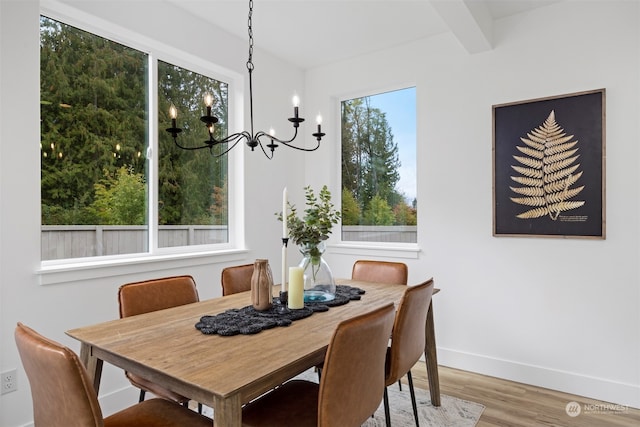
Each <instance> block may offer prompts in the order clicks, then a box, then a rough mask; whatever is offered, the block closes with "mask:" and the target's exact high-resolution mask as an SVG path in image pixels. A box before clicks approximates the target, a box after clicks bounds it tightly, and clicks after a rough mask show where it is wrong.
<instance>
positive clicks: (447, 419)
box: [203, 369, 484, 427]
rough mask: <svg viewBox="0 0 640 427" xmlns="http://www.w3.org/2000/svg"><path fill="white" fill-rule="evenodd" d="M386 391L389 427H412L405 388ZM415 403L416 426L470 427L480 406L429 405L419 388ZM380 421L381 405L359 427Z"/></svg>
mask: <svg viewBox="0 0 640 427" xmlns="http://www.w3.org/2000/svg"><path fill="white" fill-rule="evenodd" d="M296 379H304V380H307V381H313V382H318V376H317V374H316V373H315V372H314V371H313V369H311V370H308V371H306V372H303V373H302V374H300V375H298V376H297V377H296ZM388 391H389V410H390V411H391V426H392V427H413V426H415V421H414V419H413V410H412V409H411V395H410V394H409V386H408V385H407V384H403V385H402V391H400V389H399V387H398V385H397V384H394V385H392V386H390V387H389V388H388ZM415 392H416V402H417V405H418V416H419V418H420V427H474V426H475V425H476V424H477V423H478V420H479V419H480V415H482V411H484V406H483V405H481V404H479V403H475V402H470V401H468V400H463V399H458V398H456V397H452V396H447V395H444V394H442V395H441V396H440V403H441V406H439V407H434V406H432V405H431V398H430V397H429V392H428V391H426V390H423V389H420V388H415ZM203 413H204V414H205V415H207V416H209V417H212V416H213V410H212V409H211V408H209V407H206V406H205V407H204V408H203ZM385 426H386V424H385V420H384V404H383V403H382V402H381V403H380V407H379V408H378V410H377V411H376V413H375V414H374V417H373V418H369V419H368V420H367V422H365V423H364V424H363V425H362V427H385Z"/></svg>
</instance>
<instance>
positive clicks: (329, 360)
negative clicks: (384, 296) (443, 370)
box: [242, 303, 394, 427]
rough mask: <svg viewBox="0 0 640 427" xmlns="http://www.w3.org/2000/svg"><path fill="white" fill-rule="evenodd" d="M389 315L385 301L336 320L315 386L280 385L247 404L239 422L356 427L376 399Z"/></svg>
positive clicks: (252, 426) (264, 426)
mask: <svg viewBox="0 0 640 427" xmlns="http://www.w3.org/2000/svg"><path fill="white" fill-rule="evenodd" d="M393 313H394V307H393V304H391V303H390V304H388V305H385V306H383V307H380V308H378V309H375V310H373V311H371V312H368V313H365V314H362V315H360V316H357V317H354V318H352V319H349V320H345V321H343V322H342V323H340V324H339V325H338V327H337V329H336V331H335V332H334V334H333V337H332V339H331V342H330V343H329V347H328V348H327V352H326V355H325V374H324V375H323V376H322V379H321V380H320V384H317V383H313V382H310V381H303V380H291V381H288V382H286V383H284V384H283V385H282V386H280V387H277V388H275V389H274V390H273V391H271V392H269V393H267V394H266V395H263V396H262V397H260V398H258V399H256V400H254V401H253V402H250V403H249V404H247V405H246V406H245V407H244V409H243V411H242V425H243V426H247V427H311V426H313V427H315V426H318V427H336V426H340V427H359V426H360V425H361V424H362V423H363V422H364V421H366V420H367V419H368V418H369V417H370V416H371V414H373V413H374V412H375V411H376V409H377V408H378V406H379V405H380V401H381V400H382V395H383V391H384V363H385V352H386V349H387V344H388V341H389V334H390V333H391V327H392V324H393V317H394V314H393ZM378 369H380V370H379V371H378Z"/></svg>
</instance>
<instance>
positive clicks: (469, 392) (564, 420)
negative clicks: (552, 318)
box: [403, 361, 640, 427]
mask: <svg viewBox="0 0 640 427" xmlns="http://www.w3.org/2000/svg"><path fill="white" fill-rule="evenodd" d="M411 372H412V374H413V380H414V385H415V386H416V387H420V388H422V389H428V388H429V385H428V382H427V376H426V368H425V363H424V362H422V361H421V362H418V364H417V365H416V366H415V367H414V368H413V369H412V370H411ZM438 372H439V374H440V391H441V393H443V394H447V395H449V396H455V397H458V398H460V399H465V400H470V401H473V402H477V403H481V404H483V405H484V406H485V410H484V412H483V413H482V416H481V417H480V421H479V422H478V427H494V426H509V427H538V426H558V427H574V426H575V427H609V426H610V427H637V426H640V410H639V409H634V408H628V407H624V406H619V405H611V404H608V403H606V402H601V401H598V400H593V399H588V398H585V397H581V396H575V395H571V394H567V393H562V392H559V391H554V390H549V389H545V388H540V387H534V386H530V385H526V384H520V383H515V382H511V381H506V380H502V379H498V378H493V377H488V376H485V375H479V374H474V373H470V372H466V371H460V370H457V369H451V368H447V367H444V366H440V367H439V369H438ZM403 381H406V377H405V378H404V380H403ZM570 402H577V403H579V404H580V410H581V411H580V414H579V415H577V416H575V417H570V416H569V415H567V412H566V407H567V404H568V403H570Z"/></svg>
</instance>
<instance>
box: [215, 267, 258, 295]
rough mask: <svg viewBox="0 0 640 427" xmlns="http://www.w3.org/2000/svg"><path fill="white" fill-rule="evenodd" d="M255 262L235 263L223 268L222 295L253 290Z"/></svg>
mask: <svg viewBox="0 0 640 427" xmlns="http://www.w3.org/2000/svg"><path fill="white" fill-rule="evenodd" d="M252 275H253V264H244V265H234V266H232V267H226V268H224V269H222V275H221V276H222V277H221V278H220V283H221V284H222V296H225V295H231V294H237V293H239V292H244V291H250V290H251V276H252Z"/></svg>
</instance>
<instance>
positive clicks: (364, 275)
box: [351, 260, 408, 285]
mask: <svg viewBox="0 0 640 427" xmlns="http://www.w3.org/2000/svg"><path fill="white" fill-rule="evenodd" d="M407 277H408V269H407V264H405V263H402V262H391V261H370V260H357V261H356V262H355V263H354V264H353V269H352V270H351V279H353V280H362V281H365V282H378V283H394V284H398V285H406V284H407Z"/></svg>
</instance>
